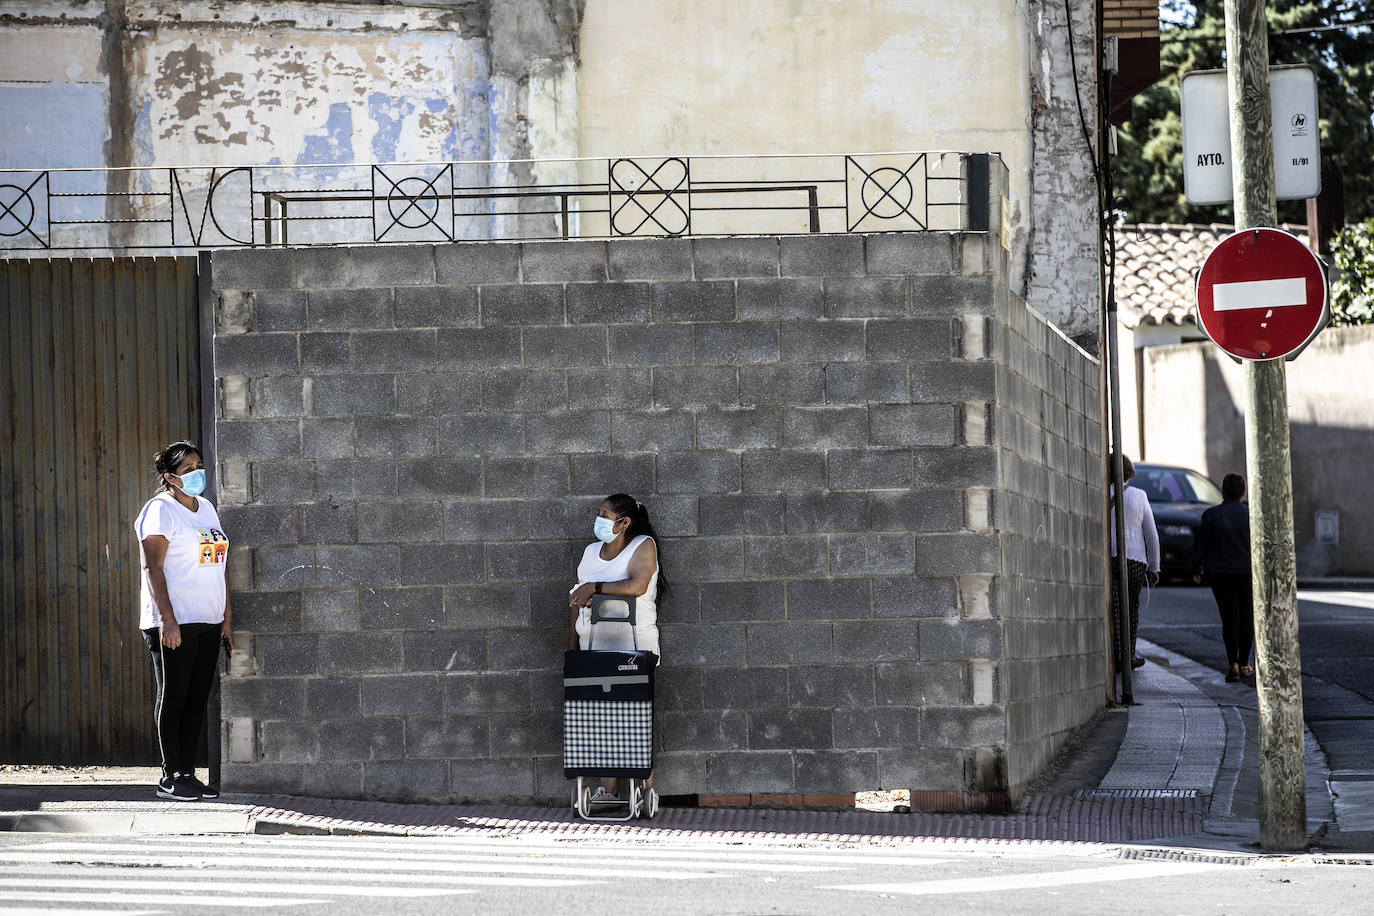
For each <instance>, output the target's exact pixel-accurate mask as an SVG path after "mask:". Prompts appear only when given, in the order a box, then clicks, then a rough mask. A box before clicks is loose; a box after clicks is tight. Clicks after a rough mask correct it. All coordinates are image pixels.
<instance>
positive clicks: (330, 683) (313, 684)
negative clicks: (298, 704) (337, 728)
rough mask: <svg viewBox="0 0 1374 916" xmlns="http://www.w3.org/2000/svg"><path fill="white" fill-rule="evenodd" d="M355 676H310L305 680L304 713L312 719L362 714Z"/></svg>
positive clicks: (359, 689) (357, 680) (338, 717)
mask: <svg viewBox="0 0 1374 916" xmlns="http://www.w3.org/2000/svg"><path fill="white" fill-rule="evenodd" d="M360 691H361V687H360V686H359V679H358V678H356V677H312V678H309V679H307V680H306V682H305V714H306V715H307V716H309V717H310V718H312V719H341V718H344V717H349V716H359V715H362V703H361V701H360V699H359V696H360Z"/></svg>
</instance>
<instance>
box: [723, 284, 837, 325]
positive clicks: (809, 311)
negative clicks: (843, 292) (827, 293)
mask: <svg viewBox="0 0 1374 916" xmlns="http://www.w3.org/2000/svg"><path fill="white" fill-rule="evenodd" d="M736 295H737V296H738V297H739V317H740V320H741V321H768V320H777V319H780V318H782V319H787V318H798V319H816V318H820V317H821V281H820V280H794V279H777V280H772V279H767V280H740V281H739V289H738V290H737V292H736Z"/></svg>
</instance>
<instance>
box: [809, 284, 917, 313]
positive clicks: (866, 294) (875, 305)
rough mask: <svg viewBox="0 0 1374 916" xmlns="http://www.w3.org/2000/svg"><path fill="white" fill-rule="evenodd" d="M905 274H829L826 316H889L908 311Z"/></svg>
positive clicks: (826, 291) (826, 292)
mask: <svg viewBox="0 0 1374 916" xmlns="http://www.w3.org/2000/svg"><path fill="white" fill-rule="evenodd" d="M906 297H907V285H906V279H905V278H887V277H827V278H826V279H825V300H824V301H825V317H827V318H886V317H891V316H896V315H905V314H906V312H907V304H906V303H907V298H906Z"/></svg>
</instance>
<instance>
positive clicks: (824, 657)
mask: <svg viewBox="0 0 1374 916" xmlns="http://www.w3.org/2000/svg"><path fill="white" fill-rule="evenodd" d="M748 629H749V634H748V635H749V664H751V665H799V664H800V665H806V664H819V663H825V662H829V661H831V658H832V650H831V624H830V623H829V622H828V621H814V622H813V621H792V620H789V621H784V622H776V623H751V624H749V628H748Z"/></svg>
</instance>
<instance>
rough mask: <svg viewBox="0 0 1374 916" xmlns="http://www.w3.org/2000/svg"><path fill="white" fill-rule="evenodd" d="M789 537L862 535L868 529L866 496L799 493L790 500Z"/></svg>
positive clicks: (788, 498) (788, 514) (856, 494)
mask: <svg viewBox="0 0 1374 916" xmlns="http://www.w3.org/2000/svg"><path fill="white" fill-rule="evenodd" d="M786 523H787V532H788V533H789V534H809V533H817V532H834V531H862V530H864V529H866V528H867V527H868V502H867V497H866V496H865V495H864V494H863V493H797V494H793V495H789V496H788V497H787V514H786Z"/></svg>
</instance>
